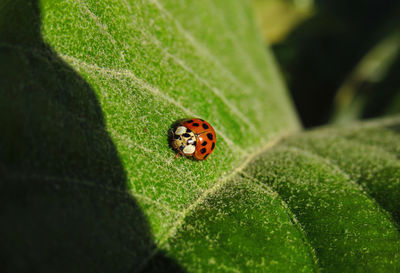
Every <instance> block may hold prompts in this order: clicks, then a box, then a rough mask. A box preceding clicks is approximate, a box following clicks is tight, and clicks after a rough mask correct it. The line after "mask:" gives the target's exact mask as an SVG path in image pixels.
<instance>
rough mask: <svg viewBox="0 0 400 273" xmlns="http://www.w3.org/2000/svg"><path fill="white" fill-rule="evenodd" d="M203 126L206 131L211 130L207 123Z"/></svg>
mask: <svg viewBox="0 0 400 273" xmlns="http://www.w3.org/2000/svg"><path fill="white" fill-rule="evenodd" d="M202 126H203V128H204V129H208V128H210V127H208V125H207V124H205V123H203V125H202Z"/></svg>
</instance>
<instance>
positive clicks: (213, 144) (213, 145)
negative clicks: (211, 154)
mask: <svg viewBox="0 0 400 273" xmlns="http://www.w3.org/2000/svg"><path fill="white" fill-rule="evenodd" d="M214 148H215V142H213V143H212V145H211V151H212V150H214Z"/></svg>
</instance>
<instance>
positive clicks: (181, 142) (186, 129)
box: [172, 118, 217, 160]
mask: <svg viewBox="0 0 400 273" xmlns="http://www.w3.org/2000/svg"><path fill="white" fill-rule="evenodd" d="M216 140H217V139H216V137H215V131H214V129H213V128H212V126H211V125H210V124H209V123H208V122H207V121H205V120H202V119H198V118H193V119H185V120H182V121H181V122H179V123H178V125H177V126H176V128H175V129H174V130H173V132H172V147H173V148H174V149H175V150H177V151H178V154H177V155H176V156H177V157H178V156H179V155H184V156H192V157H193V158H194V159H196V160H205V159H207V157H208V156H209V155H210V154H211V153H212V152H213V151H214V149H215V143H216Z"/></svg>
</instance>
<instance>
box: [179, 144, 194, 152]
mask: <svg viewBox="0 0 400 273" xmlns="http://www.w3.org/2000/svg"><path fill="white" fill-rule="evenodd" d="M195 150H196V147H195V146H194V145H187V146H186V147H185V148H184V149H183V151H182V152H183V153H184V154H193V153H194V151H195Z"/></svg>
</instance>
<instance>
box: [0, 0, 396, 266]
mask: <svg viewBox="0 0 400 273" xmlns="http://www.w3.org/2000/svg"><path fill="white" fill-rule="evenodd" d="M0 60H1V62H0V88H1V89H0V132H1V134H0V163H1V164H0V174H1V177H2V179H1V182H0V183H1V184H0V190H1V191H0V217H1V219H4V221H3V222H2V225H1V227H0V266H1V267H2V268H4V272H32V271H37V272H186V271H187V272H213V271H214V272H225V271H226V272H232V271H233V272H262V271H271V272H299V271H301V272H310V271H319V270H326V271H332V272H336V271H335V270H339V269H340V270H341V271H349V272H354V271H365V270H366V271H368V270H369V271H373V272H376V271H388V272H391V271H393V270H394V269H398V268H399V257H398V255H399V254H398V253H399V231H398V230H399V229H398V222H399V214H398V211H399V209H398V204H399V194H398V193H399V176H398V174H399V166H398V157H397V156H396V155H398V152H399V148H398V147H400V143H399V138H398V133H397V131H396V128H398V127H396V126H398V124H399V119H398V118H397V119H393V120H389V121H382V122H375V123H372V124H371V125H365V126H364V125H362V126H364V127H365V128H364V127H362V126H361V127H352V128H350V129H341V128H339V129H322V130H321V131H316V132H311V133H307V134H299V133H298V129H299V127H300V126H299V124H298V121H297V118H296V115H295V113H294V111H293V107H292V105H291V102H290V100H289V99H288V97H287V94H286V91H285V89H284V86H283V84H282V82H281V80H280V76H279V74H278V72H277V69H276V65H275V64H274V61H273V58H272V56H271V54H270V53H269V52H268V51H267V52H265V50H264V47H263V44H262V41H261V40H260V38H259V33H258V29H257V27H256V26H255V24H254V22H253V18H252V13H251V8H250V6H249V5H248V3H247V2H245V1H211V0H209V1H172V0H171V1H161V0H145V1H133V0H121V1H116V0H115V1H111V0H107V1H91V0H86V1H83V0H79V1H72V0H69V1H50V0H42V1H39V2H38V1H34V0H31V1H22V0H16V1H15V0H14V1H11V0H5V1H3V2H2V3H1V4H0ZM184 117H200V118H204V119H205V120H207V121H209V122H210V123H211V124H212V125H213V127H214V128H215V129H216V134H217V146H216V149H215V151H214V153H213V154H212V155H211V156H210V157H209V158H208V159H207V160H206V161H203V162H196V161H193V160H189V159H186V158H180V159H174V156H175V152H174V151H172V150H171V148H170V147H169V145H168V131H169V129H170V127H171V125H172V124H173V123H174V122H175V121H176V120H178V119H181V118H184ZM287 135H291V137H290V138H288V139H287V140H284V141H282V138H283V137H284V136H287ZM280 142H281V143H280ZM370 146H372V148H370V149H367V148H366V147H370ZM327 158H328V159H327ZM374 164H375V165H374ZM332 166H334V167H332Z"/></svg>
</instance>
